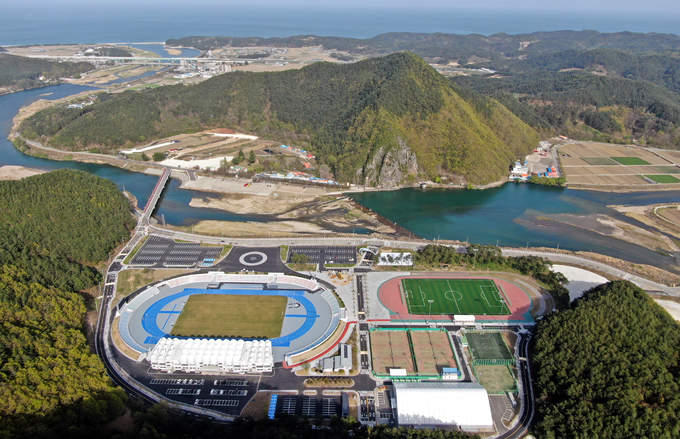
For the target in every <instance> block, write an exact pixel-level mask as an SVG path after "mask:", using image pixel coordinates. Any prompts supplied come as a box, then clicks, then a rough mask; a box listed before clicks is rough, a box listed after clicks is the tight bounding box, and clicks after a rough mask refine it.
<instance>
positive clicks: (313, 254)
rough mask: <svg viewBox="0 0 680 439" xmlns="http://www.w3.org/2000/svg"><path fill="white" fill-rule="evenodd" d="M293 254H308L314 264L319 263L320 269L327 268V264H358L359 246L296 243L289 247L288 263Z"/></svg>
mask: <svg viewBox="0 0 680 439" xmlns="http://www.w3.org/2000/svg"><path fill="white" fill-rule="evenodd" d="M293 254H301V255H307V258H308V260H309V262H310V263H312V264H319V271H324V270H325V265H326V264H356V263H357V248H356V247H355V246H348V245H346V246H345V245H343V246H340V245H295V246H291V247H290V248H289V249H288V263H290V262H292V257H293Z"/></svg>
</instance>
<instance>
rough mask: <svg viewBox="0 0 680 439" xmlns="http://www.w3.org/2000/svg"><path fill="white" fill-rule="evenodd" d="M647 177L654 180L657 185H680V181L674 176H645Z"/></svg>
mask: <svg viewBox="0 0 680 439" xmlns="http://www.w3.org/2000/svg"><path fill="white" fill-rule="evenodd" d="M645 177H647V178H649V179H650V180H654V181H656V182H657V183H680V180H678V179H677V178H675V177H673V176H672V175H645Z"/></svg>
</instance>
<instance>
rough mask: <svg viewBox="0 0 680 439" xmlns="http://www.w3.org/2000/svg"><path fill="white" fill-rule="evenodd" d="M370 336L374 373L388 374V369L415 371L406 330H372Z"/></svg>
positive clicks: (409, 372)
mask: <svg viewBox="0 0 680 439" xmlns="http://www.w3.org/2000/svg"><path fill="white" fill-rule="evenodd" d="M370 337H371V353H372V355H373V371H374V372H375V373H377V374H384V375H389V373H390V369H406V373H407V374H414V373H415V371H416V369H415V367H414V365H413V357H412V356H411V348H410V346H409V342H408V334H407V333H406V331H372V332H371V335H370Z"/></svg>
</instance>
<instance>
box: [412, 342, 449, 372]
mask: <svg viewBox="0 0 680 439" xmlns="http://www.w3.org/2000/svg"><path fill="white" fill-rule="evenodd" d="M411 342H412V343H413V353H414V354H415V357H416V363H417V365H418V373H419V374H430V375H435V374H436V375H440V374H441V373H442V368H443V367H458V366H457V363H456V357H455V356H454V354H453V350H451V343H450V342H449V337H448V335H447V333H446V332H443V331H411Z"/></svg>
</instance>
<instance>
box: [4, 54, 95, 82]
mask: <svg viewBox="0 0 680 439" xmlns="http://www.w3.org/2000/svg"><path fill="white" fill-rule="evenodd" d="M92 69H94V65H92V64H90V63H89V62H77V63H74V62H53V61H48V60H44V59H33V58H25V57H23V56H14V55H9V54H5V53H0V87H7V88H8V91H16V90H22V89H26V88H32V87H38V86H41V85H47V84H49V83H50V81H55V80H58V79H59V78H64V77H69V76H75V75H78V74H80V73H83V72H87V71H89V70H92ZM40 76H42V77H43V81H41V80H40V79H39V78H40Z"/></svg>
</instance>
